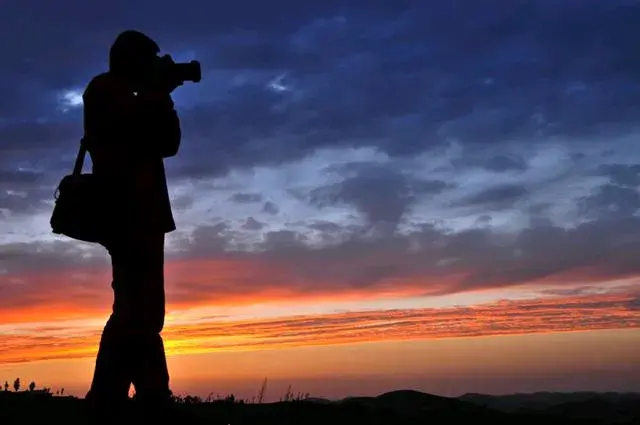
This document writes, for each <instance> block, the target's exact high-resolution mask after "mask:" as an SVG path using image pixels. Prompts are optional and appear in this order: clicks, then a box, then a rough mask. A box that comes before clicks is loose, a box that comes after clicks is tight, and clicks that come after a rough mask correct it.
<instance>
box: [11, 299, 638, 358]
mask: <svg viewBox="0 0 640 425" xmlns="http://www.w3.org/2000/svg"><path fill="white" fill-rule="evenodd" d="M635 301H637V300H634V299H632V298H630V297H628V296H626V295H624V294H618V295H600V296H597V295H592V296H582V297H581V296H573V297H546V298H541V299H536V300H527V301H523V300H521V301H503V302H498V303H493V304H484V305H477V306H474V307H450V308H438V309H433V308H427V309H411V310H386V311H353V312H345V313H335V314H326V315H313V316H292V317H276V318H269V319H262V320H241V319H235V318H219V319H215V318H214V319H204V320H201V321H199V322H198V321H191V322H184V323H181V322H180V321H179V320H175V321H169V322H168V323H167V326H166V328H165V331H164V336H165V340H166V341H167V347H168V349H167V350H168V353H169V354H177V353H192V354H193V353H206V352H212V351H220V350H233V351H246V350H261V349H274V348H285V347H299V346H309V345H334V344H345V343H355V342H363V341H367V342H372V341H394V340H396V341H397V340H409V339H428V338H457V337H478V336H491V335H515V334H532V333H549V332H565V331H586V330H596V329H623V328H637V327H640V319H639V317H638V315H637V314H636V313H635V311H634V309H635V307H634V304H633V303H634V302H635ZM636 304H637V302H636ZM567 310H570V311H571V314H570V315H568V314H566V312H567ZM98 338H99V327H98V326H96V325H95V324H92V325H87V324H86V323H84V324H83V323H80V322H78V323H75V324H74V323H70V322H60V323H59V324H58V323H56V322H51V323H48V324H31V325H28V324H25V325H18V326H17V327H13V328H12V330H11V332H6V330H5V328H2V327H0V362H2V363H4V364H9V363H23V362H30V361H37V360H49V359H65V358H67V359H68V358H83V357H91V356H93V355H95V350H96V348H95V347H96V346H97V342H98Z"/></svg>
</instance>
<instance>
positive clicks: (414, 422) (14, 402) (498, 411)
mask: <svg viewBox="0 0 640 425" xmlns="http://www.w3.org/2000/svg"><path fill="white" fill-rule="evenodd" d="M187 400H189V401H187ZM193 400H194V398H189V397H185V398H182V399H176V404H175V406H174V411H173V413H174V414H175V415H176V417H178V418H180V419H178V420H177V422H176V421H173V423H180V424H211V425H227V424H233V425H272V424H273V425H276V424H277V425H294V424H295V425H299V424H305V425H316V424H317V425H339V424H349V425H353V424H358V425H418V424H420V425H424V424H451V423H479V422H482V423H489V424H491V425H512V424H518V425H533V424H536V425H538V424H544V425H622V424H640V394H633V393H632V394H617V393H534V394H513V395H507V396H491V395H485V394H465V395H464V396H461V397H457V398H449V397H441V396H437V395H433V394H426V393H422V392H419V391H412V390H400V391H392V392H388V393H384V394H380V395H379V396H377V397H347V398H345V399H343V400H338V401H330V400H326V399H321V398H308V399H304V400H293V401H280V402H276V403H264V404H253V403H246V402H238V401H237V400H235V399H231V398H226V399H223V400H217V401H213V402H207V403H205V402H202V403H200V402H197V401H196V402H194V401H193ZM132 403H134V402H133V401H132ZM83 406H84V400H83V399H77V398H75V397H68V396H66V397H55V396H52V395H51V394H45V393H42V392H37V391H35V392H28V391H24V392H13V391H7V392H0V412H1V414H0V422H2V423H19V424H21V425H30V424H34V425H35V424H38V425H40V424H42V423H49V424H64V425H73V424H85V423H86V422H85V421H84V417H83V416H82V412H83ZM118 423H121V424H126V423H128V422H127V421H126V420H124V421H121V422H118Z"/></svg>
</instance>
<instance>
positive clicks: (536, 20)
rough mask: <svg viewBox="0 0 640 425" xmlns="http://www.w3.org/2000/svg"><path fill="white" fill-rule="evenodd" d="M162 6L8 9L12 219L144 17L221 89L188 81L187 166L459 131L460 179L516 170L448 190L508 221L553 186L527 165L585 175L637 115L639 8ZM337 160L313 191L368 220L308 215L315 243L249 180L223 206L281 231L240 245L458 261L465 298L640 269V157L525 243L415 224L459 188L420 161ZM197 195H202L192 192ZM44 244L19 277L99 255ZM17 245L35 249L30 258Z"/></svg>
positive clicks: (545, 2)
mask: <svg viewBox="0 0 640 425" xmlns="http://www.w3.org/2000/svg"><path fill="white" fill-rule="evenodd" d="M154 4H156V6H155V10H153V11H151V10H142V7H141V6H140V4H137V5H131V4H129V3H126V7H125V3H124V1H121V0H118V1H115V2H110V3H109V5H108V6H105V5H101V4H99V3H95V4H94V3H87V2H80V1H77V0H67V1H65V2H64V7H62V6H61V4H57V3H56V4H53V3H51V2H46V1H44V0H31V1H29V2H28V3H24V4H23V3H20V4H19V3H17V2H16V3H12V4H10V5H7V6H6V7H5V8H4V9H3V13H2V16H0V51H1V52H2V57H3V62H2V67H0V213H2V212H3V211H5V210H8V211H9V212H11V213H13V214H16V215H20V214H25V213H32V212H34V211H37V210H39V209H40V208H44V207H45V205H46V204H43V202H44V201H46V200H51V197H52V194H53V192H52V189H53V188H54V187H55V183H56V182H57V180H58V179H59V178H60V177H62V175H64V174H66V173H68V172H69V171H70V168H71V166H72V164H73V158H74V155H75V152H76V148H77V141H78V139H79V138H80V136H81V132H82V127H81V124H82V116H81V111H80V110H79V109H73V108H71V109H69V110H67V111H65V110H63V109H62V108H61V104H60V99H61V97H60V96H61V95H62V93H63V92H64V91H65V90H75V89H81V88H82V87H83V86H84V85H85V84H86V83H87V81H88V80H89V78H90V77H91V76H92V75H93V74H95V73H97V72H100V71H101V70H103V69H104V67H105V64H106V55H107V48H108V46H109V43H110V42H111V41H112V40H113V38H114V37H115V35H116V34H117V33H118V32H119V31H120V30H122V29H125V28H127V27H137V28H140V29H143V30H145V31H148V32H149V33H150V34H151V35H152V36H154V37H156V38H157V39H158V40H159V42H160V44H161V45H162V46H163V47H165V49H166V50H168V51H170V52H172V53H175V54H176V55H177V57H182V56H184V57H187V56H189V58H191V57H192V56H193V57H196V58H199V59H201V60H202V62H203V66H204V80H203V82H202V83H201V84H200V85H199V86H197V87H184V88H181V89H180V90H179V91H178V92H177V93H176V102H177V104H178V105H179V106H180V114H181V117H182V120H183V126H184V135H185V137H184V142H183V148H182V150H181V152H180V155H179V156H178V157H177V158H175V159H174V160H171V161H170V162H169V164H168V167H169V170H170V174H171V177H173V178H190V177H194V178H195V177H198V178H200V177H223V176H226V175H228V174H229V173H230V172H231V171H237V170H238V169H241V168H243V167H252V166H272V167H273V169H279V168H280V167H281V166H284V165H286V164H287V163H288V162H289V161H292V160H294V159H300V158H302V157H312V156H313V155H314V153H316V152H317V151H318V150H319V149H321V148H342V149H346V148H349V147H354V146H355V147H362V146H371V147H374V148H377V149H378V150H379V151H380V152H382V153H386V154H387V155H389V156H390V157H391V158H392V159H393V160H402V159H415V158H418V157H419V156H420V155H421V154H424V153H426V152H427V153H431V152H434V151H438V150H439V149H444V147H445V146H449V143H450V142H451V141H452V140H454V141H455V142H456V143H458V144H459V145H460V146H461V147H462V149H464V152H465V154H464V155H462V156H461V157H460V158H458V159H456V160H451V161H450V162H451V164H448V165H451V166H453V167H455V169H456V170H457V171H459V172H461V173H462V172H463V171H466V170H469V169H483V170H487V171H490V172H492V173H494V174H496V175H500V176H504V178H502V180H501V181H499V180H500V178H496V179H494V180H492V181H491V182H489V183H487V184H486V185H484V186H483V187H480V188H479V189H478V190H477V191H476V192H475V193H465V196H463V197H462V198H461V199H451V200H450V203H449V204H447V205H448V206H449V207H451V208H455V207H466V208H469V209H471V210H474V211H476V212H477V213H478V214H481V213H486V214H488V215H485V216H483V217H480V218H477V220H476V222H477V223H478V224H483V223H484V224H487V223H490V222H491V220H492V218H491V215H490V214H492V213H497V212H504V211H507V210H510V209H513V208H517V207H518V205H519V203H520V202H521V201H523V200H527V199H529V197H530V195H531V194H532V193H534V192H536V193H537V192H539V191H541V190H542V189H541V188H540V187H530V186H529V185H528V184H527V183H526V182H524V183H523V182H521V181H513V180H511V176H512V175H513V174H514V173H524V172H526V171H527V170H529V169H530V168H531V167H532V165H531V163H530V161H529V159H530V158H528V157H527V155H526V153H525V152H524V151H525V148H526V147H529V146H531V145H535V144H541V145H551V144H553V143H559V142H558V140H561V141H562V143H564V146H565V147H566V148H567V150H569V152H568V153H567V155H568V156H570V157H571V158H572V159H573V160H574V162H575V170H578V169H579V167H580V166H581V164H582V163H584V162H585V161H586V160H587V159H588V154H587V153H586V152H581V151H580V149H581V148H582V145H581V144H580V142H581V141H583V140H585V139H587V138H591V137H594V136H598V137H599V138H601V139H603V140H606V141H614V140H616V138H617V137H620V136H625V135H629V134H631V132H632V131H633V129H634V127H635V126H636V122H637V117H638V116H640V79H639V78H638V76H639V75H640V59H638V58H639V56H638V55H637V52H636V50H637V46H636V44H637V43H636V40H637V38H638V34H639V33H640V25H638V23H639V22H640V3H637V2H631V1H623V0H618V1H614V0H612V1H608V2H601V1H595V0H586V1H563V2H557V1H551V0H541V1H508V0H489V1H483V2H477V1H472V0H466V1H463V0H451V1H447V2H418V1H398V2H389V1H372V2H368V3H367V5H366V7H365V6H364V3H362V2H349V1H347V2H338V1H326V2H315V3H314V4H313V5H312V4H303V3H302V2H294V1H289V0H280V1H276V2H269V3H268V4H267V3H265V2H258V1H256V0H254V1H249V0H241V1H234V2H230V3H225V4H218V3H216V4H213V3H207V2H204V1H195V0H191V1H183V2H180V7H177V5H176V4H175V2H169V1H158V2H155V3H154ZM27 6H28V7H27ZM141 16H144V20H140V17H141ZM606 141H603V142H600V143H602V144H601V145H600V146H599V147H598V148H599V150H598V152H599V154H601V153H602V151H603V150H604V149H605V146H604V145H603V144H604V143H607V142H606ZM507 148H508V149H507ZM606 148H607V149H608V150H609V153H610V154H611V156H612V157H613V156H617V157H621V156H623V157H625V158H627V157H628V158H630V160H631V161H632V160H633V158H634V154H635V153H636V152H635V151H633V150H632V149H631V150H629V151H625V152H621V149H622V148H621V147H619V146H617V145H615V144H614V143H612V144H611V145H610V146H609V145H607V147H606ZM519 149H520V150H522V152H519ZM625 149H630V148H628V147H627V148H625ZM507 151H508V152H507ZM596 165H597V164H596ZM326 166H327V169H329V170H330V171H331V172H333V173H335V174H337V175H339V176H340V178H341V179H339V181H336V182H331V183H326V182H324V183H320V182H319V183H318V184H317V185H316V186H315V187H313V188H310V189H309V190H308V191H307V192H305V193H304V194H303V195H301V196H300V197H299V199H298V201H299V202H300V203H301V204H302V203H305V207H309V206H312V207H316V208H319V209H320V211H323V209H324V208H328V207H335V206H347V207H350V208H352V209H354V210H355V211H356V212H357V213H358V214H359V215H360V216H361V217H362V218H363V219H364V221H365V222H366V226H365V227H364V228H363V227H360V226H355V227H354V226H352V227H349V226H347V225H344V224H343V223H338V222H331V221H329V220H325V221H324V222H314V224H310V225H309V226H308V228H307V229H308V230H309V231H310V232H314V233H315V234H317V236H318V238H319V240H321V241H322V242H323V243H325V244H328V245H330V246H328V247H325V248H321V249H319V248H317V247H313V248H310V247H309V246H310V245H311V242H310V240H311V236H310V235H309V233H305V232H297V231H294V230H291V229H289V228H280V229H278V230H273V231H270V232H267V230H272V229H269V228H268V225H269V223H267V222H265V221H266V220H267V219H273V220H279V219H280V218H281V217H282V216H285V214H284V213H283V212H282V210H283V209H284V207H283V206H282V205H281V204H279V203H278V202H279V201H276V200H273V199H270V197H269V196H268V194H264V193H255V192H248V191H245V189H246V188H238V189H237V190H236V191H235V194H230V195H229V197H228V198H227V199H225V201H227V202H228V203H229V204H234V205H235V206H237V205H238V204H240V205H241V206H243V207H246V208H250V207H251V208H253V207H254V206H257V211H256V216H255V217H244V220H245V221H243V223H242V229H241V230H242V231H244V232H249V233H250V232H259V231H265V232H267V233H266V234H265V236H264V239H263V240H262V242H261V243H262V245H260V246H258V248H262V249H264V250H265V252H263V253H260V254H255V253H251V254H249V253H237V255H239V256H245V255H247V256H248V255H255V256H258V257H260V258H266V259H269V260H273V261H276V262H282V263H284V264H285V265H286V266H287V267H291V270H295V273H298V274H300V276H303V277H305V278H306V279H308V281H309V282H314V284H316V283H317V282H316V281H318V280H322V281H326V282H330V281H331V282H333V284H335V285H339V284H346V285H355V286H360V287H366V286H374V285H376V284H377V283H379V282H384V281H385V280H389V279H391V278H398V279H400V278H412V279H418V278H420V276H423V277H424V276H427V275H429V276H432V277H434V278H435V277H438V276H449V275H456V276H461V275H462V276H463V277H462V278H460V279H458V280H457V283H456V284H455V285H453V286H451V285H450V286H448V287H447V289H446V290H447V291H457V290H466V289H476V288H481V287H489V286H499V285H510V284H513V283H517V282H529V281H535V280H536V279H545V278H550V277H553V276H557V275H560V274H562V273H569V272H570V273H573V274H574V275H576V274H578V275H580V276H583V274H580V273H583V270H586V269H588V270H590V272H589V273H591V274H590V275H588V276H587V275H584V276H583V277H584V279H587V278H589V279H592V278H593V277H594V276H597V277H601V278H609V277H620V276H625V275H629V274H633V273H637V272H638V270H637V262H636V261H635V260H634V259H635V258H637V257H638V254H640V246H638V242H639V241H640V237H638V238H636V237H635V235H639V234H640V226H639V225H638V220H637V217H636V216H635V214H636V211H637V210H638V209H639V208H640V195H638V191H637V188H638V184H639V183H640V177H639V172H640V170H639V169H638V165H637V164H628V163H624V164H623V163H609V164H603V165H602V166H601V167H596V169H597V171H596V172H595V173H592V174H589V175H585V178H587V177H602V178H603V179H606V180H607V181H608V182H607V183H606V184H604V185H601V186H599V187H594V188H593V190H592V191H591V192H590V193H588V194H585V195H584V196H582V198H581V199H580V200H579V202H578V205H576V207H577V209H578V215H579V218H580V219H581V220H582V219H584V222H582V221H580V220H578V225H577V226H576V227H566V226H560V225H557V224H552V223H550V222H549V221H547V220H545V218H544V217H537V218H539V219H536V211H537V212H540V211H547V210H549V209H550V208H551V207H552V206H553V204H554V202H556V201H557V202H561V201H563V199H556V200H554V199H547V200H546V201H545V203H540V204H537V205H533V206H531V205H528V206H527V208H529V210H527V211H529V215H531V217H530V218H531V223H530V227H529V228H525V229H524V230H522V231H518V232H515V233H514V234H512V235H510V236H509V237H506V236H501V234H499V233H497V232H495V231H494V230H492V229H490V228H486V229H485V228H484V227H482V226H480V227H479V228H477V229H473V228H468V229H466V230H460V231H456V232H454V231H452V230H447V231H445V230H442V229H441V228H440V227H437V226H436V225H434V224H433V223H423V222H420V221H419V220H418V221H415V222H412V221H411V220H408V219H407V216H408V215H409V214H410V213H413V212H415V211H416V209H418V206H422V205H425V204H424V201H428V200H431V199H433V198H435V197H436V196H439V195H442V194H447V193H450V191H452V190H454V189H455V185H454V184H453V183H451V182H449V181H441V180H438V179H437V178H435V177H434V178H431V177H425V175H424V173H421V172H420V171H421V170H416V169H415V168H414V169H408V168H407V169H405V168H402V167H398V166H387V165H381V164H377V163H373V162H367V161H362V162H354V163H351V164H348V165H347V166H340V167H335V166H334V167H333V168H332V165H331V164H326ZM538 167H539V168H540V166H539V164H538ZM575 170H574V168H572V169H571V170H568V171H567V174H568V173H570V172H573V171H575ZM575 172H578V171H575ZM594 174H595V175H594ZM552 178H553V176H552V177H550V178H549V179H552ZM549 181H551V180H549ZM555 183H557V184H564V181H560V180H557V181H555ZM180 199H181V205H184V207H185V208H187V207H190V206H191V205H192V204H193V203H194V202H195V201H194V200H193V199H190V198H189V196H187V195H184V196H183V197H182V198H180ZM427 204H428V203H427ZM258 213H260V214H262V215H263V216H261V217H258V216H257V214H258ZM539 215H543V214H539ZM283 220H284V219H283ZM190 224H193V225H197V224H198V223H190ZM279 224H282V223H279ZM400 225H404V226H407V227H409V228H411V227H413V229H414V230H413V232H409V233H406V234H398V233H394V232H393V231H391V232H382V233H380V232H378V233H376V237H377V238H378V239H371V238H369V237H370V236H371V235H370V233H367V232H368V231H370V230H371V226H375V227H377V228H379V227H384V228H385V229H391V230H397V229H398V228H399V227H400ZM283 227H286V226H283ZM25 231H26V230H25ZM238 232H240V230H238V229H237V226H236V227H234V226H233V225H232V224H231V223H226V222H223V223H220V224H215V223H214V224H211V223H207V224H203V225H202V226H200V228H199V229H197V230H196V231H195V232H194V234H193V235H191V236H192V240H191V241H190V245H188V248H187V250H188V251H189V250H190V251H189V252H190V254H194V255H196V254H198V255H201V254H203V253H204V252H206V253H208V254H216V255H222V254H221V253H224V251H225V249H226V248H229V246H230V245H231V242H235V243H236V244H237V243H238V240H242V236H243V235H242V234H240V233H238ZM363 235H366V237H365V236H363ZM43 244H44V245H42V246H45V249H44V251H43V250H42V246H40V245H38V244H35V243H34V244H31V245H14V244H13V242H12V244H5V245H3V246H2V251H0V255H2V256H3V258H4V259H7V258H13V259H14V260H12V261H11V262H8V261H7V262H6V263H7V264H10V267H9V268H12V270H25V269H26V268H28V265H29V264H32V261H41V264H45V265H46V264H53V263H55V261H58V260H59V259H61V258H62V259H64V260H65V261H70V262H73V261H75V260H74V259H77V258H81V255H80V254H79V253H78V252H77V251H73V249H72V248H69V250H66V248H65V253H67V254H68V255H67V254H64V255H61V256H60V255H58V254H55V253H56V252H59V251H60V249H61V247H62V245H56V246H55V247H56V250H57V251H56V250H53V251H51V249H50V248H51V245H46V243H44V242H43ZM65 246H66V245H65ZM253 248H256V246H253ZM19 255H23V257H20V258H24V260H15V258H17V256H18V257H19ZM224 255H228V254H227V253H225V254H224ZM381 258H382V259H383V260H381ZM294 263H295V267H293V266H292V264H294ZM336 264H340V266H336ZM291 273H294V272H291ZM456 285H457V286H456ZM13 290H16V291H17V290H18V289H15V288H14V289H13ZM439 290H440V288H435V289H433V288H431V289H429V288H427V287H425V291H426V292H429V291H432V292H433V291H436V292H437V291H439ZM442 290H443V291H444V290H445V289H442Z"/></svg>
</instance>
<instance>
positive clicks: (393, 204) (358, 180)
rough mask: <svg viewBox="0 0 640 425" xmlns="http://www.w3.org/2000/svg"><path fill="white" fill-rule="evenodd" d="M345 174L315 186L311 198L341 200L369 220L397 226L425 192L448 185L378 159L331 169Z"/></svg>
mask: <svg viewBox="0 0 640 425" xmlns="http://www.w3.org/2000/svg"><path fill="white" fill-rule="evenodd" d="M331 171H332V172H335V173H337V174H343V175H344V176H345V178H344V179H343V180H342V181H340V182H337V183H333V184H331V185H328V186H324V187H319V188H316V189H314V190H313V191H312V192H311V194H310V202H311V203H312V204H313V205H316V206H318V207H319V208H321V209H322V208H323V207H325V206H335V205H339V204H340V203H346V204H350V205H353V206H354V207H355V208H356V210H358V212H360V213H361V214H362V215H363V216H364V217H365V219H366V221H367V222H369V223H370V224H373V225H378V224H381V223H383V224H384V223H387V224H390V225H392V226H393V227H395V226H397V225H398V223H399V222H400V220H401V219H402V217H403V216H404V214H405V212H406V211H407V210H408V209H409V208H410V207H411V206H412V205H413V203H414V202H415V201H416V200H417V198H418V197H419V196H421V195H430V194H437V193H439V192H441V191H443V190H444V189H446V188H447V187H448V184H447V183H446V182H443V181H438V180H432V181H429V180H421V179H418V178H415V177H412V176H409V175H407V174H405V173H403V172H402V171H401V170H397V169H393V168H391V167H389V166H388V165H380V164H376V163H355V164H346V165H343V166H341V167H333V169H332V170H331Z"/></svg>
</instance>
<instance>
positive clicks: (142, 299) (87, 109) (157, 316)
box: [83, 30, 181, 417]
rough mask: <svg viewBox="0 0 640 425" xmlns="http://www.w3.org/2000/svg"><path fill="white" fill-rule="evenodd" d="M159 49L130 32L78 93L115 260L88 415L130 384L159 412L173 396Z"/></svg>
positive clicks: (174, 144) (124, 393)
mask: <svg viewBox="0 0 640 425" xmlns="http://www.w3.org/2000/svg"><path fill="white" fill-rule="evenodd" d="M159 52H160V48H159V46H158V44H157V43H156V42H155V41H154V40H152V39H151V38H149V37H148V36H146V35H145V34H143V33H141V32H138V31H133V30H128V31H125V32H123V33H121V34H120V35H118V36H117V38H116V39H115V42H114V43H113V45H112V46H111V49H110V52H109V69H108V71H107V72H104V73H102V74H99V75H97V76H95V77H94V78H93V79H92V80H91V81H90V83H89V84H88V85H87V87H86V89H85V91H84V94H83V100H84V127H85V143H86V148H87V151H88V152H89V155H90V156H91V160H92V163H93V174H94V175H95V176H96V177H97V178H100V181H102V182H103V183H104V188H105V189H104V190H105V200H106V201H107V202H105V204H106V205H107V206H108V208H107V211H106V212H105V216H106V217H107V219H106V220H104V222H103V223H101V226H103V230H104V235H105V236H104V237H103V238H102V240H101V241H100V243H101V244H102V245H103V246H104V247H105V248H106V249H107V251H108V253H109V255H110V257H111V264H112V273H113V280H112V284H111V286H112V288H113V293H114V302H113V306H112V313H111V315H110V317H109V319H108V321H107V323H106V325H105V327H104V330H103V332H102V337H101V340H100V345H99V349H98V354H97V358H96V362H95V370H94V375H93V380H92V383H91V388H90V390H89V392H88V393H87V395H86V399H87V401H88V403H89V406H90V410H91V411H92V412H93V413H98V415H100V416H102V417H104V415H107V414H109V413H114V412H117V411H118V410H119V409H120V408H121V407H122V406H124V404H125V403H126V401H127V399H128V393H129V387H130V385H131V384H133V385H134V387H135V390H136V399H137V400H139V401H140V402H141V403H142V404H143V405H145V406H152V407H153V410H155V409H158V407H159V405H160V404H165V405H166V402H168V401H169V400H170V398H171V391H170V389H169V373H168V370H167V362H166V358H165V352H164V344H163V340H162V336H161V331H162V329H163V326H164V316H165V292H164V243H165V234H166V233H169V232H172V231H173V230H175V228H176V226H175V222H174V219H173V214H172V211H171V204H170V201H169V195H168V191H167V183H166V175H165V168H164V161H163V159H164V158H167V157H171V156H174V155H176V154H177V152H178V149H179V146H180V139H181V130H180V121H179V118H178V115H177V113H176V111H175V109H174V104H173V101H172V98H171V93H172V92H173V90H174V89H175V88H176V87H177V86H179V85H181V82H177V83H171V82H167V81H164V80H163V79H160V78H156V77H155V75H156V73H154V69H156V68H155V64H156V63H157V62H156V61H157V60H158V58H159V56H158V54H159Z"/></svg>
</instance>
